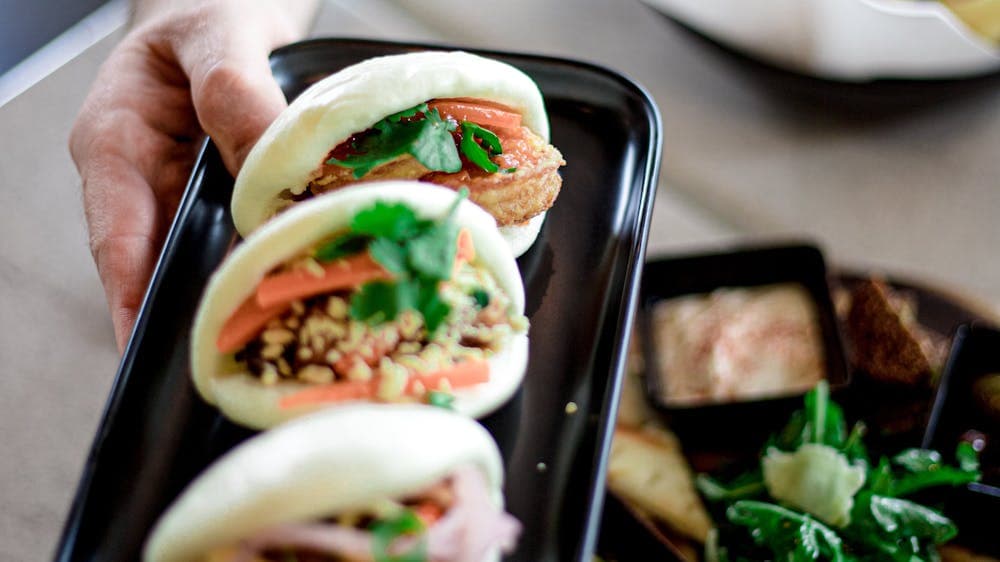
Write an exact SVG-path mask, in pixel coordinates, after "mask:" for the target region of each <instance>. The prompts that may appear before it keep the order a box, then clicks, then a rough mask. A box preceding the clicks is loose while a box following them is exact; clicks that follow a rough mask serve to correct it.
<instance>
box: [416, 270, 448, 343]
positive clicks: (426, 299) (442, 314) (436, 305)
mask: <svg viewBox="0 0 1000 562" xmlns="http://www.w3.org/2000/svg"><path fill="white" fill-rule="evenodd" d="M419 291H420V297H419V298H420V301H419V305H418V310H419V311H420V314H421V315H422V316H423V317H424V326H425V327H426V328H427V333H428V334H433V333H434V332H435V331H436V330H437V329H438V326H440V325H441V324H442V323H443V322H444V321H445V319H446V318H448V313H449V312H451V307H450V306H449V305H448V303H446V302H444V300H442V299H441V294H440V293H439V292H438V282H437V281H434V280H425V281H424V282H423V283H422V284H421V287H420V289H419Z"/></svg>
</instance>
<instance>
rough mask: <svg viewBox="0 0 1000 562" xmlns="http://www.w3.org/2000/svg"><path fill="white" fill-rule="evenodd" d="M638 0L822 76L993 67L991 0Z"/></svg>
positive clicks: (946, 73) (967, 71)
mask: <svg viewBox="0 0 1000 562" xmlns="http://www.w3.org/2000/svg"><path fill="white" fill-rule="evenodd" d="M643 1H644V2H645V3H647V4H649V5H650V6H652V7H654V8H656V9H658V10H660V11H661V12H663V13H664V14H666V15H668V16H669V17H671V18H673V19H675V20H677V21H678V22H680V23H682V24H683V25H685V26H687V27H690V28H691V29H694V30H695V31H698V32H699V33H702V34H704V35H705V36H707V37H709V38H711V39H713V40H715V41H718V42H720V43H723V44H725V45H727V46H729V47H732V48H735V49H738V50H741V51H746V52H747V53H749V54H751V55H752V56H754V57H757V58H760V59H762V60H765V61H767V62H769V63H771V64H774V65H777V66H780V67H782V68H786V69H789V70H794V71H797V72H801V73H805V74H810V75H814V76H818V77H822V78H828V79H833V80H842V81H850V82H857V81H868V80H874V79H879V78H906V79H928V78H964V77H970V76H976V75H982V74H987V73H990V72H994V71H996V70H998V69H1000V48H998V46H997V43H996V41H997V40H998V38H1000V37H998V36H1000V29H998V28H1000V24H998V23H997V21H1000V2H997V1H996V0H964V1H962V0H951V1H950V2H949V3H948V5H947V6H946V5H945V4H943V3H939V2H935V1H930V0H927V1H922V0H817V1H814V2H801V1H799V0H761V1H758V2H741V1H740V0H701V1H691V0H643ZM949 6H952V7H953V8H954V9H955V11H953V10H952V9H949Z"/></svg>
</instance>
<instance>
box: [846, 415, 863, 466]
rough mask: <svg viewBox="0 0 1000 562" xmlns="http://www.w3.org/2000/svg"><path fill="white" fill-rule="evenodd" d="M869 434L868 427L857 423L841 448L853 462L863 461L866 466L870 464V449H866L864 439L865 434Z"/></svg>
mask: <svg viewBox="0 0 1000 562" xmlns="http://www.w3.org/2000/svg"><path fill="white" fill-rule="evenodd" d="M867 432H868V426H866V425H865V424H864V423H862V422H857V423H855V424H854V427H852V428H851V432H850V433H849V434H848V435H847V439H845V440H844V444H843V446H841V449H840V450H841V451H843V453H844V455H846V456H847V458H848V459H849V460H850V461H851V462H857V461H862V462H864V463H865V464H866V465H867V464H870V463H869V460H868V449H867V448H866V447H865V443H864V441H862V439H864V436H865V433H867Z"/></svg>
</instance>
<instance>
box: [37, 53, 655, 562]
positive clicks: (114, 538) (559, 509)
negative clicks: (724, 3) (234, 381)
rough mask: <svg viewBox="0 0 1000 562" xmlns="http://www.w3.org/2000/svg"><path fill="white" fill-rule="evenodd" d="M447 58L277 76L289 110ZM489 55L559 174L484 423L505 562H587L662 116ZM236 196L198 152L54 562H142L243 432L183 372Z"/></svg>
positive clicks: (568, 68) (645, 99) (609, 86)
mask: <svg viewBox="0 0 1000 562" xmlns="http://www.w3.org/2000/svg"><path fill="white" fill-rule="evenodd" d="M442 48H445V47H441V46H427V45H414V44H401V43H385V42H374V41H364V40H354V39H327V40H316V41H308V42H304V43H299V44H296V45H291V46H288V47H284V48H282V49H279V50H277V51H275V52H274V53H273V54H272V57H271V68H272V71H273V72H274V75H275V77H276V78H277V80H278V82H279V84H280V85H281V87H282V88H283V89H284V92H285V94H286V96H288V97H289V98H293V97H295V96H296V95H298V94H299V93H301V92H302V90H304V89H305V88H306V87H307V86H308V85H309V84H311V83H313V82H315V81H317V80H319V79H320V78H322V77H324V76H326V75H327V74H329V73H331V72H334V71H336V70H338V69H340V68H342V67H344V66H347V65H349V64H352V63H355V62H358V61H361V60H363V59H366V58H370V57H374V56H378V55H387V54H393V53H401V52H406V51H415V50H425V49H442ZM483 54H486V55H487V56H492V57H495V58H498V59H500V60H503V61H506V62H509V63H511V64H513V65H514V66H517V67H519V68H521V69H522V70H524V71H525V72H526V73H528V74H529V75H531V76H532V77H533V78H534V79H535V80H536V81H537V82H538V85H539V87H540V88H541V90H542V93H543V95H544V97H545V102H546V106H547V107H548V112H549V118H550V121H551V126H552V127H551V128H552V142H553V144H554V145H555V146H557V147H559V149H560V150H561V151H562V153H563V155H564V156H565V159H566V161H567V162H568V164H567V165H566V167H565V168H564V169H563V171H562V176H563V182H564V183H563V190H562V194H561V196H560V197H559V200H558V201H557V203H556V205H555V207H554V208H553V209H552V210H551V211H550V212H549V215H548V219H547V221H546V223H545V226H544V227H543V229H542V232H541V235H540V236H539V239H538V241H537V242H536V243H535V245H534V247H533V248H532V249H531V250H529V251H528V253H527V254H525V255H524V256H522V257H521V258H520V260H519V261H518V263H519V265H520V267H521V272H522V274H523V275H524V284H525V289H526V291H527V311H526V312H527V314H528V317H529V318H530V320H531V332H530V338H531V352H530V358H529V363H528V373H527V375H526V377H525V380H524V385H523V387H522V388H521V390H520V391H519V392H518V393H517V394H516V395H515V397H514V398H513V400H512V401H511V402H510V403H508V404H507V405H506V406H504V407H503V408H501V409H500V410H499V411H497V412H496V413H495V414H493V415H491V416H490V417H489V418H487V419H485V420H483V423H484V425H485V426H486V427H487V428H488V429H489V430H490V431H491V432H492V433H493V435H494V437H496V439H497V442H498V443H499V444H500V447H501V450H502V452H503V455H504V459H505V464H506V469H507V480H506V489H505V495H506V500H507V507H508V509H509V510H510V511H511V512H512V513H513V514H514V515H515V516H516V517H517V518H518V519H520V520H521V521H522V522H523V523H524V528H525V531H524V533H523V536H522V538H521V541H520V544H519V546H518V549H517V551H516V552H514V553H513V554H512V555H511V556H510V557H509V560H525V561H548V560H576V561H580V562H590V556H591V552H592V551H593V549H594V544H595V542H596V536H597V531H598V523H599V520H600V514H601V506H602V500H603V497H604V473H605V462H606V456H607V451H608V447H609V445H610V439H611V434H612V429H613V423H611V422H610V421H609V420H613V419H614V413H615V411H616V409H617V402H618V391H619V386H620V382H621V376H620V375H621V373H622V371H623V368H624V362H625V349H626V345H625V344H626V336H627V335H628V334H629V333H630V331H631V324H632V316H633V313H634V309H635V302H636V296H637V294H638V291H637V289H638V284H639V274H640V271H641V269H642V256H643V254H644V250H645V244H646V236H647V231H648V227H649V220H650V212H651V209H652V200H653V194H654V191H655V189H654V187H655V180H656V177H657V170H658V167H659V157H660V118H659V114H658V111H657V109H656V106H655V105H654V104H653V102H652V100H651V99H650V97H649V96H648V94H646V92H644V91H643V90H642V88H640V87H639V86H637V85H636V84H635V83H633V82H631V81H629V80H628V79H626V78H624V77H622V76H621V75H619V74H616V73H614V72H612V71H609V70H606V69H603V68H599V67H596V66H592V65H588V64H582V63H578V62H573V61H567V60H561V59H553V58H546V57H537V56H529V55H516V54H509V53H496V52H486V53H483ZM232 185H233V180H232V178H231V177H229V174H227V173H226V171H225V168H224V167H223V165H222V162H221V160H220V158H219V155H218V153H217V151H216V149H215V147H214V146H213V145H211V143H209V144H208V145H207V147H206V148H205V150H204V151H203V152H202V154H201V156H200V158H199V159H198V162H197V164H196V165H195V168H194V172H193V174H192V176H191V180H190V183H189V185H188V188H187V192H186V193H185V196H184V199H183V201H182V202H181V205H180V208H179V210H178V213H177V216H176V218H175V220H174V224H173V226H172V228H171V231H170V234H169V235H168V238H167V243H166V245H165V247H164V250H163V253H162V255H161V256H160V261H159V263H158V264H157V268H156V271H155V273H154V275H153V280H152V282H151V284H150V288H149V291H148V293H147V295H146V298H145V301H144V303H143V307H142V310H141V312H140V314H139V318H138V321H137V322H136V327H135V330H134V331H133V333H132V338H131V340H130V341H129V344H128V347H127V349H126V351H125V355H124V357H123V360H122V363H121V366H120V367H119V371H118V375H117V378H116V380H115V383H114V386H113V388H112V392H111V396H110V399H109V401H108V404H107V407H106V410H105V413H104V418H103V420H102V422H101V425H100V428H99V429H98V432H97V436H96V437H95V439H94V444H93V448H92V450H91V453H90V457H89V458H88V460H87V463H86V466H85V468H84V472H83V476H82V478H81V480H80V485H79V489H78V491H77V495H76V498H75V500H74V502H73V506H72V509H71V511H70V513H69V517H68V519H67V522H66V526H65V529H64V532H63V535H62V539H61V541H60V544H59V545H58V549H57V551H56V557H55V559H56V560H60V561H70V560H88V561H89V560H93V561H103V560H136V559H138V558H139V556H140V552H141V548H142V544H143V541H144V540H145V539H146V536H147V534H148V532H149V529H150V528H151V526H152V525H153V523H154V522H155V521H156V519H157V517H159V515H160V513H161V512H162V511H163V509H164V508H165V507H166V506H167V504H168V503H169V502H170V501H171V500H173V499H174V497H175V496H177V494H178V493H179V492H180V491H181V489H183V487H184V486H185V485H186V484H187V483H188V482H189V481H190V480H191V479H193V478H194V477H195V476H196V475H197V474H198V473H199V472H201V471H202V470H203V469H204V468H205V467H206V466H207V465H208V464H209V463H210V462H212V461H213V460H214V459H216V458H217V457H218V456H219V455H221V454H222V453H224V452H225V451H227V450H228V449H230V448H232V447H233V446H234V445H236V444H237V443H239V442H240V441H242V440H244V439H246V438H247V437H249V436H250V435H252V432H251V431H248V430H246V429H243V428H240V427H237V426H235V425H233V424H231V423H229V422H228V421H226V420H225V419H223V418H222V417H221V416H220V415H219V414H218V413H217V412H216V411H215V410H214V409H213V408H211V407H209V406H207V405H206V404H205V403H204V402H202V401H201V399H200V398H199V397H198V396H197V395H196V393H195V391H194V388H193V387H192V384H191V380H190V373H189V368H188V345H189V337H190V332H189V330H190V326H191V323H192V319H193V315H194V312H195V308H196V306H197V303H198V299H199V297H200V295H201V292H202V289H203V287H204V285H205V282H206V280H207V278H208V276H209V275H210V274H211V272H212V271H213V270H214V269H215V267H216V266H217V265H218V264H219V262H220V261H221V260H222V258H223V257H224V256H225V255H226V253H227V252H228V251H229V249H230V247H231V245H232V244H233V242H234V239H235V234H234V229H233V225H232V222H231V219H230V217H229V199H230V195H231V193H232ZM569 402H574V403H576V405H577V408H578V409H577V410H576V412H575V413H574V414H568V413H567V411H566V410H567V409H566V405H567V403H569Z"/></svg>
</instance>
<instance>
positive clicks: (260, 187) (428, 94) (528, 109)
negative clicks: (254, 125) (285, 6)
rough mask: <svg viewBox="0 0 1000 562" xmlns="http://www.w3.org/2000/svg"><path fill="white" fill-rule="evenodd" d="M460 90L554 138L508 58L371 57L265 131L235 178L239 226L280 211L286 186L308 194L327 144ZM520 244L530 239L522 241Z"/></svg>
mask: <svg viewBox="0 0 1000 562" xmlns="http://www.w3.org/2000/svg"><path fill="white" fill-rule="evenodd" d="M455 97H466V98H479V99H487V100H490V101H494V102H497V103H500V104H502V105H505V106H508V107H510V108H512V109H514V110H516V111H517V112H519V113H520V114H521V116H522V124H523V125H524V126H526V127H528V128H529V129H531V130H532V131H533V132H534V133H535V134H536V135H538V136H539V137H541V138H542V139H543V140H544V141H545V142H548V140H549V124H548V117H547V116H546V113H545V106H544V103H543V101H542V95H541V92H539V90H538V86H537V85H536V84H535V83H534V81H532V79H531V78H529V77H528V76H527V75H526V74H524V73H523V72H521V71H520V70H517V69H516V68H514V67H512V66H510V65H508V64H505V63H502V62H499V61H496V60H492V59H488V58H484V57H480V56H477V55H473V54H470V53H465V52H460V51H456V52H420V53H409V54H404V55H392V56H386V57H378V58H374V59H369V60H366V61H364V62H361V63H359V64H356V65H353V66H350V67H348V68H345V69H343V70H341V71H340V72H337V73H336V74H333V75H331V76H329V77H327V78H325V79H324V80H321V81H319V82H317V83H316V84H313V85H312V87H310V88H309V89H307V90H306V91H305V92H303V93H302V95H300V96H299V97H298V98H296V99H295V101H293V102H292V103H291V105H289V106H288V109H286V110H285V111H284V112H282V113H281V114H280V115H279V116H278V118H277V119H276V120H275V121H274V122H273V123H272V124H271V126H270V127H268V129H267V130H266V131H265V132H264V134H263V135H262V136H261V138H260V140H258V141H257V144H256V145H255V146H254V147H253V149H252V150H251V151H250V154H249V155H248V156H247V159H246V161H245V162H244V164H243V168H242V169H241V170H240V173H239V175H238V176H237V178H236V186H235V189H234V192H233V201H232V212H233V221H234V223H235V225H236V229H237V230H238V231H239V232H240V234H242V235H243V236H246V235H247V234H249V233H250V232H251V231H253V230H254V229H255V228H257V227H258V226H260V225H261V224H263V223H264V222H265V221H267V220H268V219H269V218H270V217H272V216H273V215H274V214H275V212H276V211H277V210H278V209H279V207H280V205H281V203H282V199H281V195H282V192H284V191H286V190H288V191H290V192H291V193H292V194H296V195H298V194H301V193H303V192H304V191H305V190H306V187H307V185H308V183H309V181H310V180H311V179H312V177H313V174H314V172H315V171H316V170H317V168H318V167H319V166H320V165H321V163H322V162H323V161H324V160H325V159H326V156H327V154H328V153H329V152H330V150H331V149H332V148H334V147H335V146H337V145H339V144H340V143H341V142H343V141H345V140H346V139H347V138H348V137H350V135H351V134H353V133H356V132H359V131H364V130H366V129H368V128H370V127H371V126H372V125H373V124H375V123H376V122H378V121H379V120H381V119H383V118H384V117H386V116H388V115H392V114H393V113H397V112H399V111H402V110H405V109H409V108H411V107H414V106H415V105H418V104H421V103H423V102H426V101H428V100H431V99H435V98H455ZM540 226H541V221H540V220H539V221H535V223H534V224H532V223H529V224H524V225H514V226H509V227H505V228H504V231H505V236H506V235H507V234H510V235H512V236H515V237H520V238H524V237H525V234H526V233H530V234H532V235H531V236H530V239H531V241H534V238H535V236H537V233H538V228H539V227H540ZM521 231H525V232H524V233H522V232H521ZM518 246H519V247H522V246H523V247H524V249H527V246H530V243H529V244H527V245H525V243H524V240H519V241H518ZM520 253H522V252H515V255H519V254H520Z"/></svg>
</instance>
